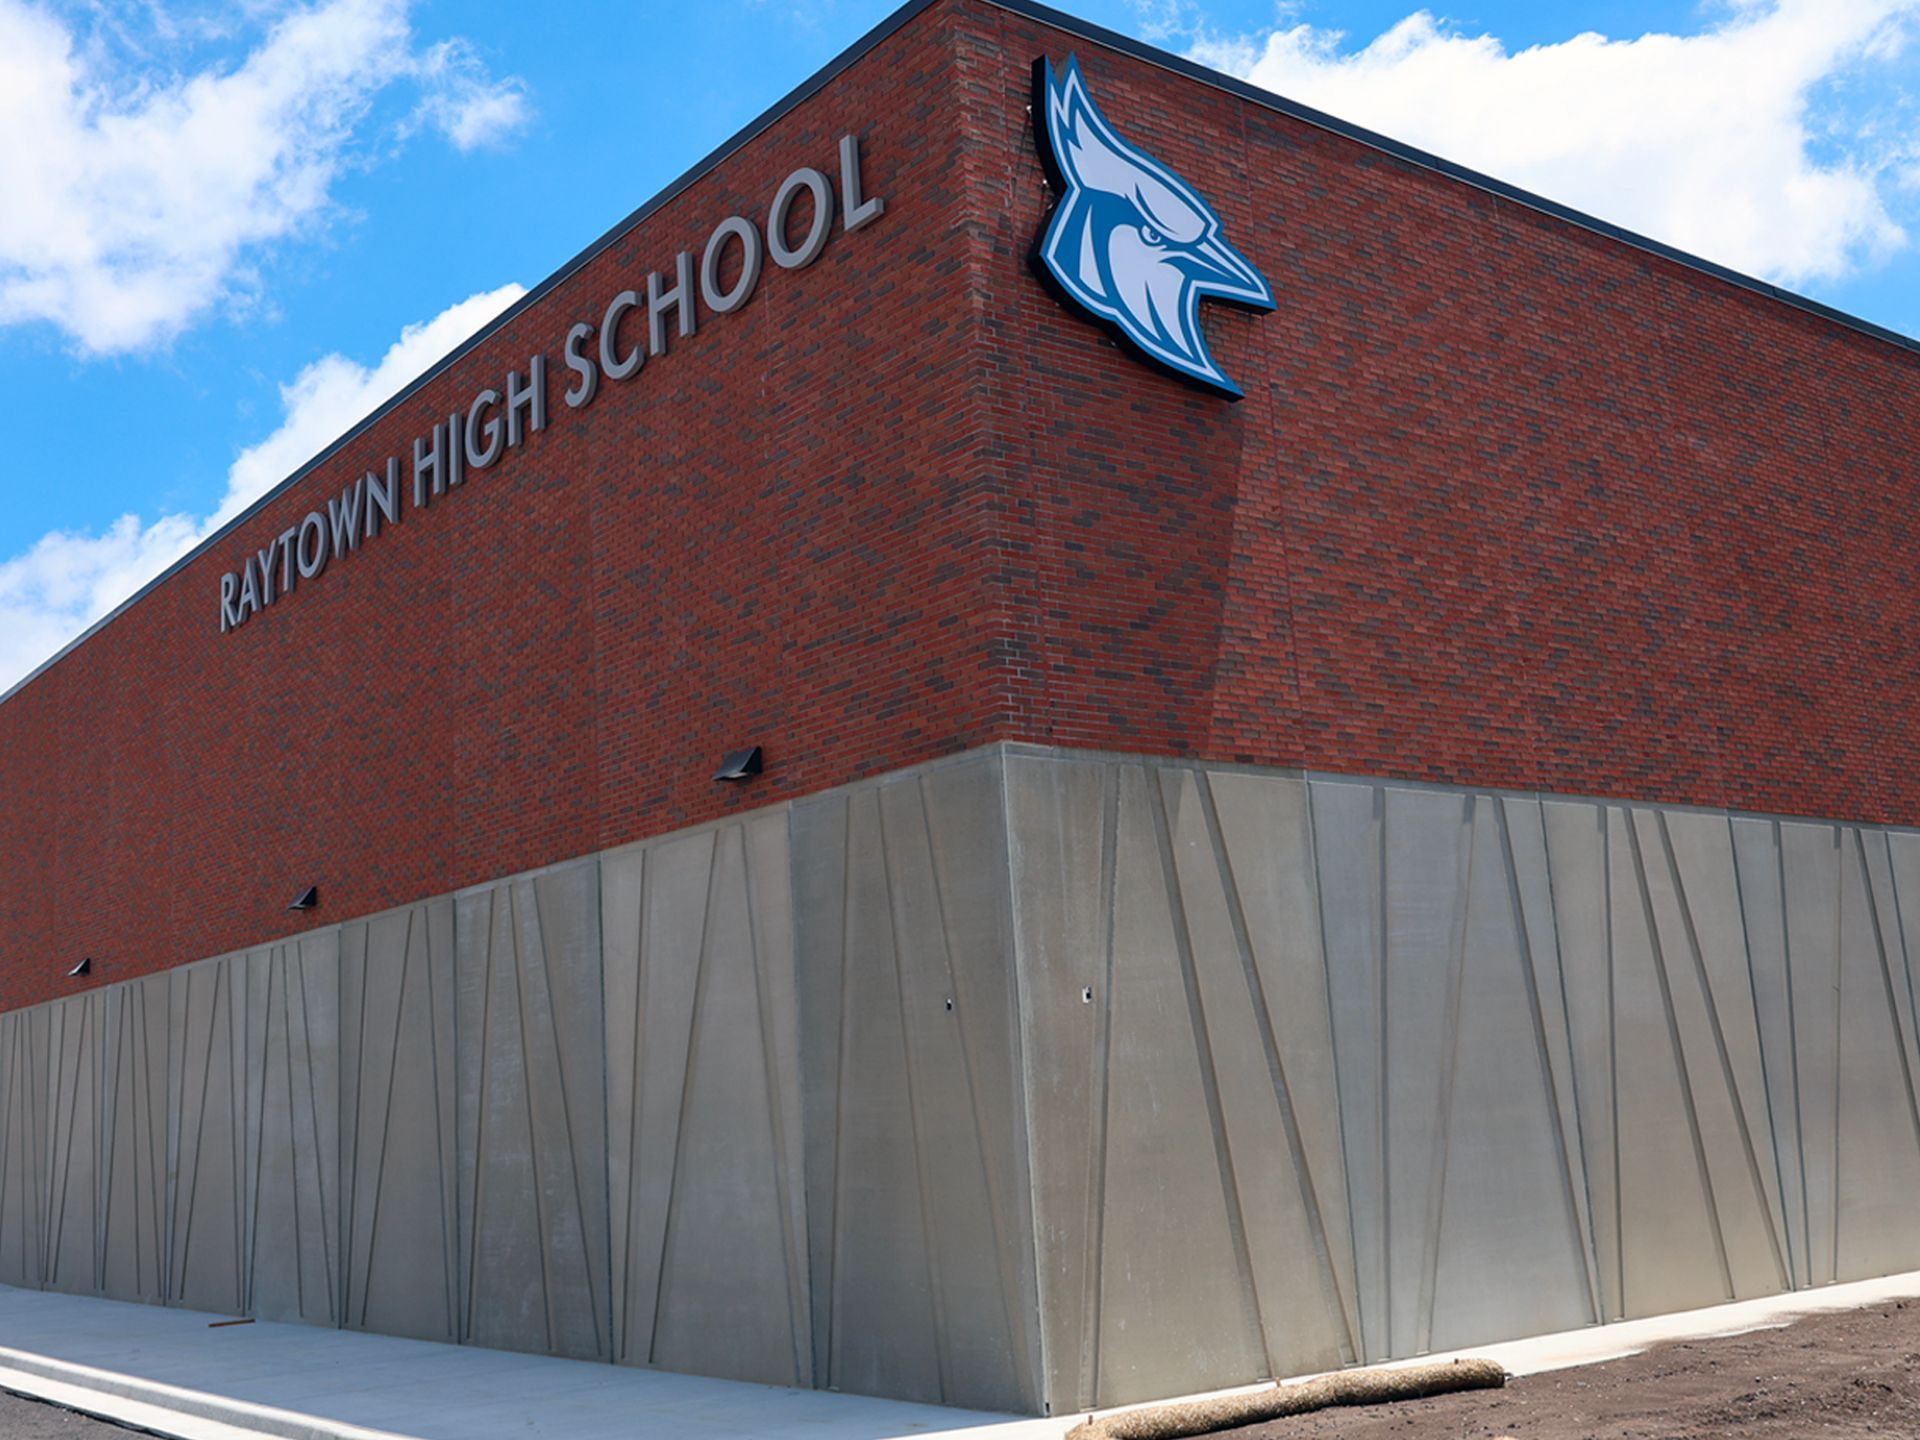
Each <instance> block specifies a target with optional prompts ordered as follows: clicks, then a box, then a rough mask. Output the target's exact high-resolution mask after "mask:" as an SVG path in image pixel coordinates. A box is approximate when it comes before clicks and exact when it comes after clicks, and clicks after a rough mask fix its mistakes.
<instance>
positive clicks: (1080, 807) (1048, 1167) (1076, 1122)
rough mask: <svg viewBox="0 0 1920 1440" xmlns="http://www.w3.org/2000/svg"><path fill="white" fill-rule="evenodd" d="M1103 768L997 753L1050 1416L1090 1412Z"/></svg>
mask: <svg viewBox="0 0 1920 1440" xmlns="http://www.w3.org/2000/svg"><path fill="white" fill-rule="evenodd" d="M1116 775H1117V772H1116V770H1115V769H1114V767H1112V766H1108V765H1103V764H1100V763H1098V762H1096V761H1091V760H1087V761H1080V760H1072V759H1067V758H1064V757H1063V758H1058V759H1047V758H1041V757H1038V756H1026V755H1018V754H1013V755H1009V756H1008V757H1007V761H1006V792H1007V829H1008V847H1009V853H1010V856H1011V864H1010V868H1011V872H1012V877H1013V916H1014V930H1015V935H1016V937H1017V939H1016V947H1017V955H1018V963H1019V992H1020V1018H1021V1045H1022V1048H1023V1052H1024V1054H1025V1056H1026V1058H1027V1066H1026V1071H1027V1073H1026V1093H1027V1113H1028V1126H1029V1143H1030V1145H1031V1152H1032V1162H1031V1163H1032V1174H1033V1197H1034V1200H1033V1204H1034V1217H1033V1225H1034V1249H1035V1264H1036V1279H1037V1285H1038V1297H1039V1315H1040V1327H1039V1328H1040V1331H1041V1335H1042V1337H1043V1338H1042V1346H1041V1349H1042V1353H1043V1355H1044V1356H1045V1367H1046V1368H1045V1371H1044V1373H1043V1375H1042V1380H1041V1383H1042V1388H1043V1391H1044V1394H1045V1396H1046V1397H1047V1399H1048V1400H1049V1401H1050V1402H1051V1403H1052V1406H1053V1409H1054V1410H1055V1411H1056V1412H1061V1411H1066V1410H1078V1409H1086V1408H1090V1407H1091V1406H1092V1405H1093V1404H1094V1403H1095V1402H1094V1394H1095V1390H1096V1388H1097V1382H1098V1358H1099V1339H1100V1265H1099V1255H1100V1244H1101V1240H1100V1236H1101V1218H1102V1212H1103V1209H1104V1204H1105V1173H1106V1149H1107V1138H1108V1137H1107V1115H1108V1108H1107V1100H1106V1088H1107V1081H1108V1066H1107V1057H1108V1037H1109V1035H1110V1033H1111V1030H1110V1026H1109V1023H1108V1022H1109V1015H1110V1005H1111V996H1112V983H1111V977H1112V967H1113V895H1114V878H1113V856H1114V844H1113V831H1114V827H1115V825H1116V824H1117V813H1118V795H1119V791H1118V785H1117V778H1116ZM801 813H802V812H801V810H800V809H799V808H796V810H795V830H796V843H797V842H798V835H799V821H800V817H801ZM797 853H798V852H797ZM803 954H804V952H803Z"/></svg>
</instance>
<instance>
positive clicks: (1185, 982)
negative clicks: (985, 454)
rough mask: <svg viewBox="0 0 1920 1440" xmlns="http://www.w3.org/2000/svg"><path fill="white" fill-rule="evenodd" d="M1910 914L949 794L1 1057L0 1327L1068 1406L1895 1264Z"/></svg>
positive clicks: (1152, 775) (1731, 844) (1404, 793)
mask: <svg viewBox="0 0 1920 1440" xmlns="http://www.w3.org/2000/svg"><path fill="white" fill-rule="evenodd" d="M1916 906H1920V833H1915V832H1912V831H1905V830H1896V831H1888V830H1884V829H1878V828H1873V827H1856V826H1851V825H1845V824H1828V823H1816V822H1810V821H1800V820H1788V821H1776V820H1772V819H1767V818H1761V817H1751V816H1733V815H1727V814H1723V813H1705V812H1698V811H1689V810H1679V809H1662V808H1658V807H1651V806H1636V805H1625V804H1617V803H1600V802H1590V801H1581V800H1574V799H1565V798H1556V797H1538V796H1527V795H1511V794H1505V795H1503V794H1493V793H1487V792H1474V791H1467V790H1451V789H1439V788H1431V787H1427V788H1423V787H1414V786H1403V785H1394V784H1384V783H1373V782H1368V781H1365V780H1356V779H1349V778H1332V777H1325V778H1321V777H1301V776H1297V775H1289V774H1284V773H1279V772H1274V771H1254V770H1249V769H1244V768H1232V767H1206V766H1197V765H1188V764H1180V763H1174V762H1165V761H1143V760H1139V759H1133V758H1128V757H1112V756H1097V755H1088V754H1082V753H1070V752H1050V751H1044V750H1039V749H1035V748H1032V747H1018V746H1016V747H1005V748H996V749H993V750H989V751H983V752H978V753H975V754H972V755H968V756H961V757H956V758H955V759H954V760H951V761H947V762H942V763H940V764H937V765H932V766H927V767H923V768H921V769H917V770H913V771H907V772H901V773H899V774H895V775H890V776H886V777H883V778H881V779H878V780H875V781H870V782H867V783H864V784H861V785H857V786H852V787H848V788H846V789H842V790H838V791H833V792H829V793H827V794H823V795H819V796H814V797H811V798H809V799H806V800H803V801H799V802H796V803H794V804H792V805H782V806H774V807H769V808H767V809H765V810H762V811H757V812H754V813H752V814H750V815H748V816H745V817H743V818H741V819H738V820H734V821H729V822H726V823H723V824H718V825H713V826H708V827H703V828H700V829H697V830H693V831H688V832H685V833H682V834H676V835H671V836H666V837H662V838H661V839H659V840H655V841H651V842H648V843H645V844H642V845H638V846H634V847H630V848H627V849H623V850H619V851H614V852H609V853H607V854H604V855H600V856H594V857H587V858H584V859H582V860H579V861H575V862H571V863H568V864H564V865H560V866H555V867H552V868H550V869H547V870H544V871H540V872H538V873H535V874H531V875H524V876H516V877H512V878H509V879H505V880H502V881H499V882H497V883H493V884H489V885H485V886H479V887H476V888H474V889H472V890H469V891H465V892H462V893H460V894H458V895H450V896H444V897H439V898H436V899H432V900H428V901H425V902H423V903H421V904H418V905H415V906H411V907H408V908H406V909H403V910H399V911H394V912H391V913H388V914H385V915H378V916H373V917H370V918H366V919H356V920H351V921H348V922H345V923H342V924H339V925H336V926H332V927H328V928H323V929H320V930H316V931H313V932H309V933H308V934H306V935H303V936H301V937H300V938H298V939H297V940H293V941H289V942H285V943H280V944H274V945H267V946H263V947H261V948H259V949H256V950H252V951H248V952H245V953H242V954H238V955H231V956H222V957H217V958H214V959H211V960H206V961H202V962H199V963H197V964H192V965H187V966H184V967H182V968H180V969H177V970H174V971H171V972H168V973H166V974H163V975H158V976H152V977H148V978H145V979H140V980H135V981H131V982H126V983H123V984H120V985H114V986H108V987H105V988H102V989H99V990H94V991H89V992H87V993H85V994H82V995H78V996H75V997H74V998H72V999H69V1000H64V1001H60V1002H56V1003H54V1004H50V1005H44V1006H40V1007H36V1008H34V1009H31V1010H25V1011H19V1012H15V1013H12V1014H8V1015H0V1283H9V1284H19V1285H28V1286H45V1287H48V1288H54V1289H60V1290H66V1291H72V1292H75V1293H81V1294H94V1295H105V1296H112V1297H116V1298H122V1299H129V1300H139V1301H146V1302H150V1303H165V1304H174V1305H183V1306H190V1307H195V1308H199V1309H203V1310H208V1311H215V1312H220V1313H229V1314H237V1313H247V1314H257V1315H260V1316H263V1317H268V1318H275V1319H292V1320H304V1321H308V1322H311V1323H315V1324H322V1325H340V1326H351V1327H356V1328H365V1329H370V1330H379V1331H384V1332H391V1333H396V1334H404V1335H413V1336H421V1337H426V1338H432V1339H440V1340H447V1341H455V1342H460V1343H471V1344H480V1345H490V1346H497V1347H504V1348H512V1349H524V1350H532V1351H543V1352H553V1353H558V1354H564V1355H571V1356H577V1357H580V1358H584V1359H598V1360H604V1361H609V1362H614V1363H621V1364H632V1365H657V1366H662V1367H666V1368H672V1369H680V1370H689V1371H695V1372H700V1373H706V1374H715V1375H723V1376H731V1377H737V1378H742V1379H750V1380H758V1381H765V1382H771V1383H778V1384H792V1385H802V1386H833V1387H837V1388H842V1389H847V1390H856V1391H870V1392H878V1393H884V1394H891V1395H899V1396H906V1397H911V1398H914V1399H925V1400H935V1401H946V1402H949V1403H955V1404H965V1405H969V1406H991V1407H1004V1408H1009V1409H1023V1410H1039V1409H1042V1408H1047V1407H1050V1408H1052V1409H1054V1410H1056V1411H1065V1410H1072V1409H1076V1408H1081V1407H1084V1406H1088V1405H1092V1404H1112V1403H1118V1402H1123V1401H1128V1400H1134V1399H1141V1398H1146V1397H1150V1396H1157V1395H1166V1394H1172V1393H1178V1392H1183V1391H1191V1390H1194V1389H1198V1388H1204V1387H1207V1386H1212V1385H1221V1384H1230V1383H1236V1382H1241V1381H1247V1380H1251V1379H1254V1378H1257V1377H1259V1376H1262V1375H1266V1374H1289V1373H1297V1372H1300V1371H1304V1370H1311V1369H1319V1368H1325V1367H1331V1366H1337V1365H1341V1364H1347V1363H1357V1362H1361V1361H1368V1360H1376V1359H1382V1358H1386V1357H1390V1356H1401V1355H1410V1354H1416V1353H1419V1352H1421V1351H1426V1350H1437V1349H1444V1348H1448V1347H1452V1346H1458V1345H1465V1344H1471V1343H1474V1342H1477V1341H1485V1340H1491V1339H1496V1338H1504V1337H1510V1336H1516V1335H1523V1334H1528V1333H1535V1332H1539V1331H1543V1330H1551V1329H1560V1328H1568V1327H1573V1326H1578V1325H1583V1324H1589V1323H1594V1322H1596V1321H1600V1320H1607V1319H1614V1318H1621V1317H1628V1316H1638V1315H1645V1314H1651V1313H1655V1312H1658V1311H1663V1310H1671V1309H1677V1308H1683V1307H1691V1306H1697V1305H1707V1304H1712V1303H1715V1302H1717V1301H1721V1300H1725V1299H1730V1298H1738V1297H1745V1296H1751V1295H1758V1294H1765V1293H1770V1292H1774V1291H1779V1290H1783V1289H1788V1288H1796V1287H1804V1286H1812V1285H1820V1284H1826V1283H1829V1282H1831V1281H1834V1280H1839V1279H1851V1278H1857V1277H1861V1276H1866V1275H1872V1274H1879V1273H1887V1272H1891V1271H1896V1270H1902V1269H1910V1268H1915V1267H1916V1266H1920V1205H1916V1203H1915V1198H1914V1197H1915V1196H1916V1195H1920V1105H1916V1100H1915V1095H1916V1091H1915V1074H1916V1071H1917V1070H1920V1048H1917V1047H1916V1038H1917V1035H1920V1004H1917V1002H1920V959H1916V956H1915V955H1914V954H1913V951H1912V949H1911V948H1910V943H1909V941H1908V939H1907V936H1908V934H1909V932H1910V931H1913V930H1914V928H1915V927H1916V926H1920V910H1916V908H1915V907H1916ZM1916 943H1920V942H1916Z"/></svg>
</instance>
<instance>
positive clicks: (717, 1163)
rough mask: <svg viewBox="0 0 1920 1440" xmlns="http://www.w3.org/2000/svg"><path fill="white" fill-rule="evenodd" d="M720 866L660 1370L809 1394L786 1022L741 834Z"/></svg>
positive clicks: (669, 1222)
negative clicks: (787, 1137) (784, 1066)
mask: <svg viewBox="0 0 1920 1440" xmlns="http://www.w3.org/2000/svg"><path fill="white" fill-rule="evenodd" d="M711 854H712V861H711V865H712V869H711V871H710V873H709V875H708V877H707V884H706V892H707V897H708V903H707V906H706V916H705V923H704V924H703V926H702V927H701V929H702V934H701V943H700V945H699V947H698V949H697V950H696V951H695V952H694V953H692V954H690V955H687V956H685V957H684V959H685V961H686V962H688V963H689V968H690V969H691V970H692V972H693V997H692V1001H693V1003H692V1010H691V1013H690V1016H689V1020H688V1041H687V1044H686V1063H685V1069H684V1071H683V1077H682V1079H681V1084H680V1087H679V1088H680V1096H681V1098H680V1118H679V1126H678V1130H677V1135H676V1143H675V1146H674V1149H673V1151H672V1153H671V1156H670V1158H669V1161H668V1169H667V1174H668V1182H669V1183H668V1192H667V1215H666V1226H665V1230H664V1233H663V1235H662V1237H661V1242H660V1255H661V1261H660V1292H659V1298H658V1301H657V1305H656V1315H657V1321H656V1330H655V1337H654V1362H655V1363H656V1364H660V1365H664V1366H666V1367H667V1368H669V1369H680V1370H693V1371H697V1372H699V1373H704V1374H713V1375H722V1376H727V1377H729V1378H735V1379H752V1380H761V1381H766V1382H770V1383H778V1384H787V1385H793V1384H802V1383H805V1380H806V1377H807V1373H808V1370H809V1366H810V1356H811V1351H812V1345H811V1343H810V1338H809V1336H808V1335H807V1333H806V1331H805V1328H804V1324H803V1321H802V1316H801V1312H802V1310H803V1307H802V1306H801V1304H800V1301H801V1297H802V1294H803V1291H802V1289H801V1276H802V1274H803V1271H802V1264H803V1262H802V1257H801V1255H800V1253H799V1247H800V1234H799V1229H798V1227H797V1226H796V1225H795V1224H794V1220H795V1217H794V1215H793V1213H792V1211H791V1210H790V1209H789V1208H788V1206H787V1204H786V1203H785V1198H786V1194H787V1190H788V1187H789V1185H790V1184H792V1183H793V1181H794V1179H795V1177H793V1176H791V1175H790V1174H789V1173H788V1171H787V1168H786V1164H785V1161H786V1159H787V1151H786V1147H785V1145H784V1144H783V1143H782V1142H783V1131H784V1128H785V1125H786V1123H787V1118H788V1117H787V1116H786V1114H785V1112H784V1105H783V1100H782V1092H783V1091H784V1090H788V1089H790V1088H791V1085H790V1082H788V1083H785V1084H783V1083H782V1077H780V1076H778V1075H777V1074H775V1073H774V1072H773V1070H772V1068H771V1066H770V1063H769V1062H770V1057H771V1056H773V1055H774V1054H776V1053H777V1047H775V1046H774V1044H773V1043H772V1032H773V1030H774V1028H775V1027H776V1026H777V1025H778V1023H779V1022H778V1020H777V1019H776V1017H774V1016H773V1015H770V1014H769V1013H767V1007H766V1006H764V1005H763V1003H762V991H763V987H762V983H761V974H762V967H763V963H764V961H763V957H762V956H761V954H760V948H759V944H758V940H759V936H758V933H757V932H758V926H757V925H756V923H755V920H756V917H755V915H754V894H753V888H754V887H753V883H752V880H751V879H750V877H749V873H748V858H747V856H748V850H747V845H746V829H745V827H744V826H742V825H728V826H724V827H722V828H721V829H719V830H718V831H716V832H715V833H714V836H713V846H712V851H711ZM764 879H765V880H766V881H767V882H768V883H778V882H777V881H776V880H775V877H773V876H767V877H764ZM662 958H663V959H664V960H665V961H666V963H668V964H673V963H676V961H677V958H678V957H671V956H666V957H662Z"/></svg>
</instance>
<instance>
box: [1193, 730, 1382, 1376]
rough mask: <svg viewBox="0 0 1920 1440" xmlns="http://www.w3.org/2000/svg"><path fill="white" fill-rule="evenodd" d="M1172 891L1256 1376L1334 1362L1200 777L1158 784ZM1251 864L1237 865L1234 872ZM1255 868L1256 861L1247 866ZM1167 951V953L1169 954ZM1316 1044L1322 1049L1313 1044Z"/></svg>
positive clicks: (1336, 1348) (1254, 985)
mask: <svg viewBox="0 0 1920 1440" xmlns="http://www.w3.org/2000/svg"><path fill="white" fill-rule="evenodd" d="M1156 779H1157V782H1158V789H1159V794H1158V796H1157V799H1158V802H1159V806H1160V813H1161V814H1163V815H1164V817H1165V821H1166V824H1165V839H1166V842H1167V851H1166V854H1167V859H1168V861H1169V862H1170V876H1169V878H1170V880H1171V882H1172V884H1173V886H1174V888H1175V890H1176V891H1177V898H1178V902H1179V904H1178V909H1179V912H1180V915H1181V919H1182V922H1183V928H1184V930H1185V941H1186V951H1187V956H1186V958H1187V959H1188V960H1189V961H1190V964H1191V971H1192V983H1193V993H1192V1004H1193V1007H1194V1013H1195V1014H1196V1016H1197V1017H1198V1024H1199V1032H1200V1034H1201V1035H1202V1036H1204V1062H1205V1063H1206V1064H1207V1065H1208V1066H1209V1067H1210V1068H1211V1070H1212V1078H1213V1084H1214V1090H1215V1104H1216V1107H1217V1110H1218V1118H1219V1141H1218V1150H1219V1153H1220V1155H1221V1157H1222V1161H1223V1164H1224V1167H1225V1171H1226V1174H1227V1175H1228V1177H1229V1179H1230V1182H1231V1188H1230V1191H1229V1194H1228V1196H1227V1203H1228V1208H1229V1213H1230V1216H1231V1220H1232V1224H1233V1226H1234V1228H1235V1229H1236V1230H1237V1231H1238V1232H1239V1235H1240V1237H1241V1239H1240V1254H1239V1256H1238V1257H1237V1265H1238V1267H1239V1273H1238V1274H1237V1275H1236V1276H1235V1277H1234V1279H1235V1282H1236V1283H1237V1284H1238V1285H1239V1286H1241V1287H1243V1289H1244V1292H1245V1296H1246V1298H1247V1300H1248V1301H1249V1302H1250V1303H1251V1305H1252V1307H1253V1309H1254V1312H1255V1315H1256V1317H1257V1319H1258V1322H1259V1338H1260V1342H1261V1348H1262V1352H1263V1358H1264V1360H1265V1363H1266V1367H1267V1368H1268V1369H1269V1370H1270V1371H1274V1372H1276V1373H1282V1374H1284V1373H1289V1372H1293V1371H1299V1370H1306V1369H1325V1368H1328V1367H1330V1366H1337V1365H1339V1364H1341V1363H1342V1361H1343V1358H1344V1356H1345V1354H1346V1353H1350V1350H1351V1346H1352V1338H1351V1336H1350V1335H1349V1333H1348V1331H1347V1320H1346V1315H1345V1314H1344V1312H1343V1310H1342V1308H1341V1306H1340V1303H1339V1292H1338V1288H1337V1285H1336V1283H1335V1281H1334V1274H1333V1268H1332V1265H1331V1263H1330V1257H1328V1256H1327V1255H1326V1237H1325V1235H1324V1233H1323V1229H1322V1227H1321V1226H1320V1225H1319V1224H1318V1223H1317V1216H1316V1207H1314V1206H1313V1205H1312V1204H1311V1203H1310V1196H1309V1192H1308V1190H1307V1189H1306V1188H1305V1187H1304V1186H1303V1180H1302V1175H1301V1161H1300V1159H1299V1156H1300V1154H1301V1150H1300V1147H1299V1145H1298V1143H1297V1141H1296V1140H1295V1139H1294V1138H1293V1137H1292V1136H1291V1135H1290V1133H1289V1132H1290V1129H1297V1125H1296V1126H1293V1127H1289V1125H1288V1123H1287V1115H1286V1112H1285V1111H1284V1110H1283V1108H1282V1100H1283V1097H1284V1096H1285V1092H1284V1090H1283V1088H1282V1087H1281V1085H1280V1083H1279V1073H1278V1072H1279V1058H1280V1057H1279V1045H1278V1041H1277V1039H1275V1038H1273V1037H1270V1036H1269V1034H1268V1033H1267V1030H1266V1028H1265V1026H1264V1025H1263V1017H1265V1016H1266V1015H1267V1014H1268V1011H1267V1008H1266V1006H1265V1005H1264V1004H1263V1003H1261V995H1262V988H1261V986H1260V983H1259V974H1258V971H1257V970H1256V969H1255V966H1254V961H1253V953H1252V936H1251V933H1250V930H1249V927H1248V925H1247V920H1246V915H1245V912H1244V910H1242V908H1241V907H1240V904H1239V896H1238V888H1237V886H1235V885H1234V883H1233V879H1234V877H1233V872H1232V871H1231V870H1230V869H1228V868H1227V857H1226V854H1225V852H1224V850H1223V848H1222V845H1221V844H1220V843H1218V842H1217V840H1216V837H1217V836H1218V835H1219V833H1220V826H1219V816H1218V811H1217V808H1216V807H1215V805H1214V802H1213V785H1212V783H1211V782H1210V780H1209V777H1208V776H1206V775H1204V774H1203V773H1201V772H1199V771H1194V770H1187V769H1174V768H1168V769H1163V770H1160V771H1159V772H1158V775H1157V776H1156ZM1253 859H1254V857H1252V856H1248V855H1245V854H1244V853H1243V855H1242V861H1243V864H1244V863H1245V862H1247V861H1250V860H1253ZM1256 863H1257V862H1256ZM1178 948H1179V947H1178V945H1176V950H1178ZM1323 1043H1324V1042H1323Z"/></svg>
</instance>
